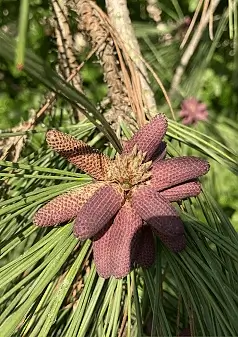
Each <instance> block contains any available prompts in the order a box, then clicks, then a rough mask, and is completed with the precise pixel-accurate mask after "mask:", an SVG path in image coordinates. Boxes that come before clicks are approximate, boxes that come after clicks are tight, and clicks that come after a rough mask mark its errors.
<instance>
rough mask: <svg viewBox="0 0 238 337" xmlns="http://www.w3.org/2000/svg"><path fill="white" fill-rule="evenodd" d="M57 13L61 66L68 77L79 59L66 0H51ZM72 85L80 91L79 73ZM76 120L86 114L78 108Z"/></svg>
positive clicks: (57, 40) (56, 26)
mask: <svg viewBox="0 0 238 337" xmlns="http://www.w3.org/2000/svg"><path fill="white" fill-rule="evenodd" d="M51 2H52V7H53V10H54V13H55V24H54V29H55V36H56V42H57V47H58V59H59V68H60V72H61V74H62V75H63V77H64V78H65V79H66V78H68V77H69V75H70V74H71V73H72V71H74V70H75V69H76V68H77V61H76V57H75V55H74V51H73V45H74V42H73V37H72V34H71V31H70V27H69V24H68V7H67V6H66V1H64V0H51ZM72 85H73V86H74V87H75V88H76V89H77V90H78V91H80V92H83V90H82V87H81V79H80V76H79V74H78V73H77V76H75V77H74V78H73V81H72ZM74 116H75V119H76V121H79V120H82V119H83V118H84V115H83V113H82V112H80V111H79V110H78V109H77V110H76V111H74Z"/></svg>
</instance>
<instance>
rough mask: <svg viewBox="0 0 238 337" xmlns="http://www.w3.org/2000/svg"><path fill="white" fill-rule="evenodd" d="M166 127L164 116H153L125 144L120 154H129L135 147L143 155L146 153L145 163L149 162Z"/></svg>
mask: <svg viewBox="0 0 238 337" xmlns="http://www.w3.org/2000/svg"><path fill="white" fill-rule="evenodd" d="M167 126H168V122H167V119H166V117H165V115H162V114H159V115H157V116H155V117H154V118H153V119H152V120H151V121H150V122H149V123H148V124H146V125H145V126H143V127H142V128H141V129H139V130H138V131H137V132H136V133H135V134H134V136H133V137H132V138H131V139H130V140H129V141H127V142H126V143H125V145H124V148H123V152H122V153H123V154H125V153H130V152H131V151H132V149H133V148H134V146H135V145H137V146H138V149H139V150H141V151H142V152H143V153H144V152H146V159H145V161H148V160H150V159H151V158H152V157H153V155H154V153H155V152H156V150H157V148H158V146H159V144H160V143H161V141H162V139H163V137H164V135H165V132H166V130H167Z"/></svg>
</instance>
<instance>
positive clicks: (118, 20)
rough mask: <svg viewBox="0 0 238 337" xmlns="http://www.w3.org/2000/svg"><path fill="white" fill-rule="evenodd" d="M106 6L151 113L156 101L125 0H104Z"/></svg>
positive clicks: (153, 111)
mask: <svg viewBox="0 0 238 337" xmlns="http://www.w3.org/2000/svg"><path fill="white" fill-rule="evenodd" d="M106 7H107V12H108V16H109V18H110V21H111V24H112V26H113V27H114V28H115V30H116V31H117V33H118V35H119V36H120V37H121V39H122V41H123V43H124V46H125V49H126V51H127V53H128V55H129V56H130V58H131V59H132V60H133V62H134V63H135V65H136V66H137V68H138V69H139V78H140V84H141V88H142V98H143V102H144V107H145V108H146V110H147V111H150V112H151V113H152V114H153V113H155V111H157V107H156V102H155V99H154V94H153V91H152V90H151V88H150V86H149V84H148V82H149V81H148V75H147V70H146V68H145V66H144V63H143V62H142V61H141V59H140V58H139V57H138V55H140V56H141V53H140V48H139V44H138V41H137V39H136V36H135V33H134V30H133V27H132V24H131V20H130V16H129V11H128V8H127V3H126V0H106ZM141 113H142V112H141Z"/></svg>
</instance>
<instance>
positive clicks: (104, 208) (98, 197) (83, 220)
mask: <svg viewBox="0 0 238 337" xmlns="http://www.w3.org/2000/svg"><path fill="white" fill-rule="evenodd" d="M123 201H124V194H123V192H122V191H121V190H119V188H118V187H117V185H116V184H110V185H106V186H102V187H101V188H99V189H98V190H97V191H96V192H95V193H94V195H93V196H92V197H91V198H90V199H89V200H88V201H87V202H86V203H85V204H84V205H83V207H82V208H81V209H80V211H79V212H78V214H77V218H76V220H75V224H74V235H75V236H76V237H78V238H79V239H81V240H85V239H88V238H91V237H93V236H94V235H96V234H97V233H98V232H100V231H101V230H102V229H103V227H104V226H106V225H107V223H108V222H109V221H110V220H111V219H112V218H113V217H114V216H115V214H116V213H117V212H118V211H119V209H120V208H121V206H122V204H123Z"/></svg>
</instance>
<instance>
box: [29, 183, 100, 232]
mask: <svg viewBox="0 0 238 337" xmlns="http://www.w3.org/2000/svg"><path fill="white" fill-rule="evenodd" d="M102 185H103V183H101V182H98V183H95V184H89V185H86V186H83V187H80V188H75V189H72V190H70V191H69V192H66V193H64V194H61V195H59V196H58V197H56V198H54V199H53V200H51V201H50V202H48V203H47V204H46V205H45V206H43V207H42V208H40V209H39V210H38V212H37V213H36V214H35V216H34V218H33V222H34V224H35V225H37V226H43V227H45V226H54V225H57V224H59V223H62V222H65V221H69V220H71V219H73V218H75V217H76V215H77V214H78V212H79V210H80V208H81V207H82V206H83V205H84V204H85V203H86V202H87V200H88V199H89V198H90V197H91V196H92V195H93V193H94V192H95V191H96V190H97V189H99V188H100V187H101V186H102Z"/></svg>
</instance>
